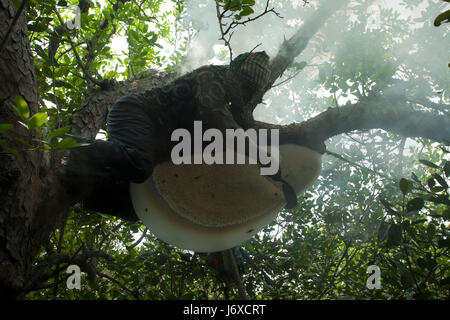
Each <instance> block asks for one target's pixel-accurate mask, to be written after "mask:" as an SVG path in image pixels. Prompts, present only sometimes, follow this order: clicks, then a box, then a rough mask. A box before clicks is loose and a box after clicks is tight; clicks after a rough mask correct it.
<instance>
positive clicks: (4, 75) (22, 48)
mask: <svg viewBox="0 0 450 320" xmlns="http://www.w3.org/2000/svg"><path fill="white" fill-rule="evenodd" d="M16 11H17V10H16V8H15V7H14V5H13V3H12V2H11V1H8V0H1V1H0V39H2V40H3V39H4V37H5V35H6V33H7V30H8V28H9V26H10V25H11V23H12V20H13V18H14V15H15V14H16ZM0 79H1V86H0V102H1V104H0V123H12V124H14V128H13V129H11V130H9V131H7V132H6V133H5V134H4V137H2V138H6V140H7V141H8V146H9V147H12V148H16V149H19V148H20V147H21V145H20V143H19V142H17V140H14V139H13V138H12V137H19V138H21V139H23V140H25V141H30V140H31V138H32V137H31V136H30V134H29V132H28V131H27V130H26V129H25V128H24V127H22V126H21V125H20V124H18V122H17V121H18V120H19V119H18V116H17V115H16V114H15V113H14V111H13V110H12V109H11V108H10V106H9V104H10V103H11V104H15V97H16V95H20V96H22V97H23V98H24V99H25V100H26V101H27V102H28V105H29V108H30V113H31V114H34V113H36V112H37V109H38V103H37V102H38V89H37V82H36V75H35V72H34V64H33V58H32V55H31V51H30V44H29V41H28V32H27V23H26V20H25V14H24V13H22V14H21V15H20V17H19V19H18V20H17V22H16V24H15V26H14V28H13V29H12V31H11V33H10V35H9V38H8V40H7V43H6V45H5V46H4V48H3V50H2V51H1V52H0ZM22 156H23V160H21V161H18V160H17V159H16V158H15V157H14V156H13V155H12V154H11V153H6V152H4V151H3V150H2V151H1V153H0V204H1V206H0V298H15V297H16V296H17V295H18V294H19V293H20V292H21V290H22V288H23V287H24V286H25V285H26V282H27V277H28V275H29V273H30V270H31V262H32V259H33V257H34V256H35V254H36V252H37V250H39V248H40V246H41V243H40V242H38V241H36V240H35V239H33V238H32V237H31V236H30V229H31V228H32V224H33V219H34V218H35V213H36V208H37V206H38V204H39V200H40V197H41V194H42V192H43V190H44V187H43V184H42V180H41V177H40V175H41V172H40V165H41V161H42V154H40V153H36V152H24V153H22Z"/></svg>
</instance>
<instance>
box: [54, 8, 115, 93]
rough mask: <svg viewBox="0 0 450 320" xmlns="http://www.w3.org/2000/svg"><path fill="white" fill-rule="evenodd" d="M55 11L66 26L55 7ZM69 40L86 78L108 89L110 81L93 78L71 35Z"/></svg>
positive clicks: (68, 37)
mask: <svg viewBox="0 0 450 320" xmlns="http://www.w3.org/2000/svg"><path fill="white" fill-rule="evenodd" d="M53 11H55V13H56V16H57V17H58V20H59V22H60V23H61V25H64V21H63V20H62V18H61V15H60V14H59V12H58V9H56V7H53ZM67 40H68V41H69V43H70V46H71V48H72V51H73V53H74V55H75V59H76V60H77V63H78V66H79V67H80V68H81V70H82V71H83V73H84V75H85V76H86V80H88V81H91V82H92V83H94V84H96V85H98V86H99V87H101V88H108V86H109V85H110V82H109V81H105V80H103V81H100V80H98V79H95V78H94V77H92V76H91V74H90V72H89V70H88V69H86V67H85V66H84V65H83V63H82V61H81V58H80V56H79V54H78V52H77V49H76V47H75V45H74V43H73V41H72V39H71V38H70V36H69V35H67Z"/></svg>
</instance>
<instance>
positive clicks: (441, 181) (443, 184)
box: [433, 174, 448, 188]
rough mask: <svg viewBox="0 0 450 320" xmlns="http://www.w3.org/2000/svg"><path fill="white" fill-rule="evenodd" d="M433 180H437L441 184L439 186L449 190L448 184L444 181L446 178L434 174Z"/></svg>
mask: <svg viewBox="0 0 450 320" xmlns="http://www.w3.org/2000/svg"><path fill="white" fill-rule="evenodd" d="M433 178H435V179H436V181H437V182H439V184H440V185H441V186H443V187H444V188H448V184H447V182H446V181H445V180H444V178H442V177H441V176H440V175H438V174H433Z"/></svg>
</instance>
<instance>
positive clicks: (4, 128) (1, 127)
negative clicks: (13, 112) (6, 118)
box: [0, 123, 13, 134]
mask: <svg viewBox="0 0 450 320" xmlns="http://www.w3.org/2000/svg"><path fill="white" fill-rule="evenodd" d="M12 127H13V125H12V124H11V123H0V134H2V133H3V132H5V131H8V130H10V129H12Z"/></svg>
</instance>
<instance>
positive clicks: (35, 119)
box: [28, 112, 48, 129]
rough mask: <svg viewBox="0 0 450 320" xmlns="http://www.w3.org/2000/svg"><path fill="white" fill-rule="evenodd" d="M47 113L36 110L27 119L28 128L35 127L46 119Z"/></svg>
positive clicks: (39, 125)
mask: <svg viewBox="0 0 450 320" xmlns="http://www.w3.org/2000/svg"><path fill="white" fill-rule="evenodd" d="M47 118H48V115H47V114H46V113H45V112H38V113H36V114H35V115H33V116H32V117H31V118H30V120H29V121H28V128H29V129H37V128H39V127H41V126H42V125H43V124H44V123H45V121H47Z"/></svg>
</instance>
